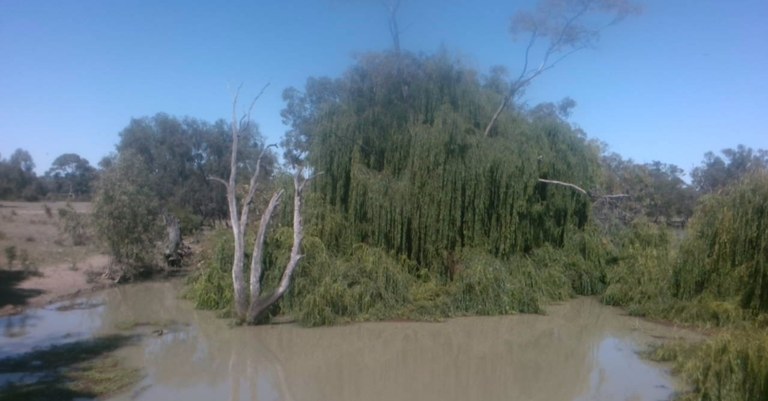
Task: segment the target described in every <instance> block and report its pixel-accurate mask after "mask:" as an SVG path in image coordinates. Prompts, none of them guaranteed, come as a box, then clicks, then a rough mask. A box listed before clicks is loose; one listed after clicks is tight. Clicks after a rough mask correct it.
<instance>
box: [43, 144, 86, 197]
mask: <svg viewBox="0 0 768 401" xmlns="http://www.w3.org/2000/svg"><path fill="white" fill-rule="evenodd" d="M45 176H46V178H48V179H49V180H51V181H52V185H53V190H54V191H55V192H57V193H62V192H63V191H66V192H67V194H68V196H69V197H75V196H82V195H86V196H89V195H90V194H91V184H92V183H93V180H94V179H95V178H96V169H95V168H93V166H91V164H90V163H89V162H88V160H87V159H84V158H82V157H81V156H80V155H78V154H76V153H64V154H62V155H60V156H59V157H57V158H56V159H55V160H54V161H53V163H51V168H49V169H48V171H46V172H45Z"/></svg>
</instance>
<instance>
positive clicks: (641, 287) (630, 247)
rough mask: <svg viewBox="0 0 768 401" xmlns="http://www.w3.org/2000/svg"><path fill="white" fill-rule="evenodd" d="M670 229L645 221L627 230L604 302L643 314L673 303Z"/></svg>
mask: <svg viewBox="0 0 768 401" xmlns="http://www.w3.org/2000/svg"><path fill="white" fill-rule="evenodd" d="M670 241H671V240H670V236H669V231H668V229H666V228H664V227H660V226H657V225H655V224H652V223H650V222H648V221H645V220H638V221H635V222H634V223H633V224H632V225H631V226H630V227H629V229H627V230H626V231H624V232H623V233H622V235H621V238H620V241H619V245H618V247H619V251H618V255H617V257H616V259H615V261H614V263H613V264H612V265H611V266H610V267H609V268H608V269H607V272H606V273H607V285H608V286H607V288H606V290H605V292H604V293H603V294H602V300H603V302H605V303H607V304H609V305H617V306H624V307H627V308H628V309H629V310H630V312H632V313H635V314H640V315H648V314H653V313H660V310H661V308H664V307H666V306H667V305H669V304H670V302H672V299H671V288H670V287H671V286H670V283H671V277H672V263H673V260H672V257H673V254H672V252H671V242H670Z"/></svg>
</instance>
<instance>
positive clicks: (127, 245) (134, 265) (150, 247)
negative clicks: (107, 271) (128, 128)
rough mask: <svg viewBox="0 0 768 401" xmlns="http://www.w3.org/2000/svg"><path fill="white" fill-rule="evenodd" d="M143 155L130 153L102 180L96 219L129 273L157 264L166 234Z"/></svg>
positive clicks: (95, 223) (115, 254) (97, 226)
mask: <svg viewBox="0 0 768 401" xmlns="http://www.w3.org/2000/svg"><path fill="white" fill-rule="evenodd" d="M146 168H147V167H146V165H145V164H144V163H143V162H142V160H141V158H139V157H138V156H136V155H134V154H132V153H126V154H123V155H121V156H120V157H119V158H118V160H117V164H116V165H115V166H114V168H112V169H110V170H108V171H106V172H104V174H103V175H102V177H101V179H100V180H99V182H98V186H97V193H96V198H95V200H94V203H93V222H94V227H95V230H96V232H97V233H98V236H99V238H101V239H102V241H103V242H104V244H105V245H106V247H107V249H108V250H109V252H110V253H111V255H112V257H113V258H114V260H115V261H116V262H117V263H119V264H120V265H121V266H122V267H124V268H125V271H123V272H122V273H123V274H124V275H126V276H128V277H130V276H132V275H134V274H136V273H141V272H143V271H146V270H147V269H149V268H152V267H153V266H154V265H155V262H156V258H157V255H158V241H159V239H160V238H161V236H162V227H161V224H160V212H161V209H160V205H159V201H158V199H157V197H156V196H155V194H153V193H152V192H151V191H149V190H148V188H147V186H146V182H145V181H144V180H145V177H147V176H148V174H149V173H148V172H147V171H146Z"/></svg>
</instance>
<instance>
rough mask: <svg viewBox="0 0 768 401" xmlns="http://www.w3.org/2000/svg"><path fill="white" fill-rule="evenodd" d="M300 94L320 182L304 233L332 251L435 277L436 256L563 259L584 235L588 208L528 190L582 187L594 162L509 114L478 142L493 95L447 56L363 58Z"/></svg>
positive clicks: (562, 136)
mask: <svg viewBox="0 0 768 401" xmlns="http://www.w3.org/2000/svg"><path fill="white" fill-rule="evenodd" d="M321 90H322V93H321V92H320V91H321ZM307 91H308V92H307V93H306V94H305V97H304V98H303V101H304V102H305V103H303V104H305V106H306V107H305V108H304V109H303V110H304V119H303V120H301V121H302V123H301V124H300V125H299V124H295V127H294V128H295V129H296V130H303V132H304V135H305V136H306V138H307V140H306V141H307V143H308V161H309V163H310V164H311V165H312V166H313V167H314V168H315V169H316V170H317V171H322V172H323V174H322V175H321V176H319V177H318V178H317V181H316V182H315V183H314V185H313V189H314V191H315V193H314V196H315V205H316V207H317V208H318V209H317V210H316V211H315V215H314V216H313V218H310V219H308V220H307V221H308V222H309V224H311V225H312V226H313V227H312V230H313V232H314V233H315V234H316V235H317V236H318V237H320V238H323V239H324V240H327V242H326V245H327V246H328V247H329V249H331V250H333V251H339V250H343V249H350V248H351V247H352V246H353V245H354V244H357V243H366V244H369V245H371V246H374V247H380V248H382V249H384V250H387V251H391V252H394V253H395V254H397V255H402V256H405V257H406V258H408V259H409V260H411V261H413V262H415V263H417V264H418V265H419V266H423V267H426V268H428V269H429V270H431V271H433V272H440V271H442V270H444V269H445V268H446V267H445V255H446V252H449V251H455V250H457V249H462V248H472V249H482V250H484V251H485V252H487V253H489V254H490V255H491V256H493V257H497V258H501V259H510V258H512V257H514V256H515V255H518V254H521V253H529V252H531V251H533V250H535V249H537V248H540V247H542V246H545V245H549V246H553V247H556V248H562V247H563V246H564V245H565V244H566V242H567V240H568V236H569V235H571V234H574V233H577V232H579V231H580V230H581V229H583V227H584V226H585V225H586V223H587V220H588V215H589V201H588V199H586V197H584V196H583V195H582V194H579V193H577V192H575V191H573V190H571V189H568V188H563V187H558V186H548V185H544V184H541V183H538V182H537V179H538V178H553V179H558V180H562V181H568V182H572V183H575V184H578V185H580V186H582V187H586V188H589V187H592V186H593V183H594V179H595V177H596V176H597V169H598V161H597V157H596V155H595V154H594V152H593V151H592V150H591V148H590V147H589V146H587V144H586V142H585V140H584V138H583V136H581V135H580V134H579V133H578V132H576V131H574V130H573V129H571V127H570V126H569V125H568V124H567V123H564V122H563V121H562V120H559V119H557V118H536V119H529V118H526V117H525V116H524V115H522V114H520V113H517V112H514V111H509V112H506V113H504V115H503V117H502V118H501V119H500V120H499V121H498V127H497V128H498V129H497V130H496V135H495V136H494V137H490V138H485V137H483V135H482V129H483V128H484V126H485V124H487V122H488V121H489V119H490V118H491V114H492V112H493V109H494V107H495V106H497V105H498V99H499V96H500V95H499V94H498V93H496V92H493V91H492V90H491V89H489V88H485V87H484V86H483V85H482V82H481V80H480V78H478V76H477V73H476V72H474V71H473V70H471V69H468V68H466V67H464V66H462V65H461V64H460V63H458V62H456V61H454V60H451V59H450V58H449V57H448V56H447V55H445V54H438V55H435V56H415V55H410V54H400V55H396V54H390V53H384V54H371V55H367V56H363V57H361V58H360V59H359V60H358V62H357V64H356V65H354V66H353V67H352V68H351V69H350V70H348V71H347V73H346V74H345V75H344V77H343V78H342V79H339V80H336V81H333V82H326V83H325V84H324V85H313V86H308V88H307ZM306 110H310V111H309V112H307V111H306ZM294 120H296V121H298V120H300V119H299V118H295V119H294Z"/></svg>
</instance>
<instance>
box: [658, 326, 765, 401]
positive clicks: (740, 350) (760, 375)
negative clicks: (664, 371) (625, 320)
mask: <svg viewBox="0 0 768 401" xmlns="http://www.w3.org/2000/svg"><path fill="white" fill-rule="evenodd" d="M765 355H768V334H766V333H765V332H764V331H761V330H755V329H752V330H739V331H728V332H725V333H722V334H720V335H718V336H716V337H714V338H713V339H711V340H707V341H704V342H701V343H694V344H687V343H682V344H680V343H678V344H670V345H663V346H661V347H659V348H657V349H656V350H655V351H654V352H652V353H651V354H650V356H651V358H652V359H655V360H657V361H666V362H673V363H674V365H675V370H677V372H678V373H680V374H681V375H682V376H683V378H685V379H686V380H687V381H688V383H689V384H690V385H691V386H692V389H691V391H690V392H688V393H684V394H682V395H681V397H680V399H681V400H686V401H688V400H690V401H694V400H696V401H699V400H707V401H752V400H754V401H758V400H766V399H768V358H765Z"/></svg>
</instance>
